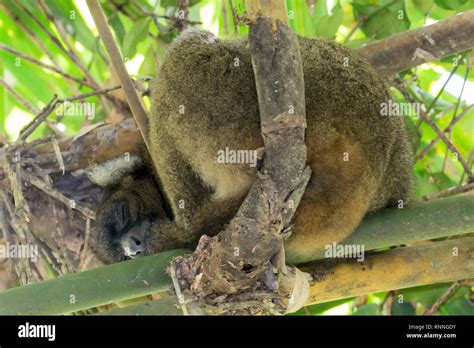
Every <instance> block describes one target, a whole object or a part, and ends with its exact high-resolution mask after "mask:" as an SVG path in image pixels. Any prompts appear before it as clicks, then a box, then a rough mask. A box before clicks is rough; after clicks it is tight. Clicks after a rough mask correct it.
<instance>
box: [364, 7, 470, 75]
mask: <svg viewBox="0 0 474 348" xmlns="http://www.w3.org/2000/svg"><path fill="white" fill-rule="evenodd" d="M473 47H474V10H471V11H468V12H464V13H459V14H457V15H455V16H452V17H450V18H447V19H444V20H442V21H439V22H437V23H434V24H431V25H428V26H425V27H422V28H419V29H415V30H410V31H407V32H404V33H400V34H396V35H393V36H390V37H387V38H385V39H382V40H380V41H377V42H374V43H370V44H367V45H365V46H362V47H360V48H359V49H358V51H359V53H361V54H362V55H363V56H364V57H366V58H367V60H368V61H369V62H370V63H372V65H373V66H374V67H375V68H376V69H377V70H378V71H379V72H380V73H381V74H383V75H391V74H394V73H397V72H400V71H404V70H408V69H411V68H413V67H415V66H417V65H420V64H423V63H426V62H430V61H433V60H438V59H441V58H444V57H447V56H450V55H452V54H454V53H456V52H462V51H466V50H468V49H471V48H473Z"/></svg>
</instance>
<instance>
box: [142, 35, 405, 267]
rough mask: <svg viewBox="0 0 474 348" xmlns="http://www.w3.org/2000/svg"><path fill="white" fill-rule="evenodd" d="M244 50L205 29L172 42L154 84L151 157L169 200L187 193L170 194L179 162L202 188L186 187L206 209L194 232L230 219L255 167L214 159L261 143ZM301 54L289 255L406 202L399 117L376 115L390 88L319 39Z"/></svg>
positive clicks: (305, 44) (303, 44) (350, 55)
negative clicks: (299, 138)
mask: <svg viewBox="0 0 474 348" xmlns="http://www.w3.org/2000/svg"><path fill="white" fill-rule="evenodd" d="M245 46H246V43H245V42H244V41H234V42H225V41H224V42H223V41H219V40H217V39H215V38H213V37H212V36H210V34H207V33H202V32H201V33H199V32H197V33H196V32H195V33H189V34H186V35H184V37H182V38H180V39H179V40H177V41H176V42H175V43H173V44H172V45H171V47H170V50H169V52H168V54H167V57H166V58H165V60H164V62H163V65H162V68H161V70H160V72H159V73H158V77H157V79H156V81H155V83H154V90H153V110H152V113H153V114H157V116H156V117H152V118H151V122H150V139H151V142H152V144H153V146H154V147H155V146H156V147H157V148H158V149H159V150H157V151H154V153H152V156H153V160H154V161H155V163H156V164H157V167H158V168H157V172H158V176H159V178H160V180H161V182H162V184H163V189H164V191H165V193H166V194H167V196H168V197H169V198H170V199H171V201H173V199H174V198H176V197H178V196H180V195H185V194H181V193H180V192H175V191H176V190H177V189H176V185H177V183H179V182H180V181H183V180H181V179H182V178H180V173H179V171H176V170H170V169H169V167H170V166H172V167H173V166H175V167H176V168H178V167H180V166H181V164H179V163H178V162H180V161H182V162H183V163H186V165H188V166H189V167H190V168H192V171H193V172H195V173H196V177H197V181H196V183H197V182H200V183H201V184H202V186H201V188H199V187H198V188H194V187H191V186H193V185H188V187H187V189H188V190H190V191H193V190H201V191H202V192H201V194H200V193H199V192H194V193H192V194H191V195H190V197H204V196H205V197H206V198H204V199H203V203H202V205H203V206H206V205H208V208H204V209H203V210H202V211H200V212H196V214H195V219H196V222H195V224H194V225H193V223H191V225H190V228H195V229H196V230H203V229H204V230H205V229H206V228H207V225H206V223H205V222H203V223H201V222H199V220H201V221H204V220H205V221H208V223H215V222H218V223H219V222H221V223H225V222H227V220H228V219H229V218H230V217H231V216H233V215H234V213H235V211H236V209H237V208H238V206H239V205H240V202H241V200H242V199H243V197H244V196H245V194H246V193H247V191H248V189H249V187H250V184H251V182H252V180H253V175H254V174H255V171H256V169H255V168H253V167H251V166H249V164H230V163H227V164H223V163H219V162H218V161H217V158H218V151H219V150H225V149H226V148H227V149H229V150H253V149H257V148H260V147H262V146H263V143H262V140H261V135H260V120H259V111H258V102H257V95H256V90H255V80H254V75H253V70H252V65H251V61H250V55H249V52H248V50H247V49H246V48H245ZM300 50H301V55H302V59H303V69H304V75H305V76H304V78H305V97H306V117H307V125H308V128H307V131H306V137H307V139H306V144H307V146H308V162H309V164H310V166H311V168H312V170H313V175H312V179H311V182H310V184H309V185H308V187H307V190H306V193H305V196H304V198H303V201H302V202H301V205H300V207H299V209H298V212H297V214H296V219H295V230H294V232H293V235H292V236H291V238H290V239H289V240H288V242H287V252H288V254H289V256H290V259H291V260H292V261H297V260H298V259H301V258H303V257H308V256H309V255H310V254H311V253H312V252H313V251H314V250H315V249H319V248H322V247H324V245H326V244H330V243H332V242H333V241H336V242H337V241H340V240H342V239H343V238H345V237H346V236H347V235H349V234H350V233H351V232H352V231H353V230H354V228H355V227H356V226H357V225H358V224H359V223H360V221H361V219H362V218H363V216H364V215H365V214H366V213H367V212H368V211H371V210H375V209H378V208H381V207H384V206H386V205H389V204H393V203H396V202H397V201H398V200H403V201H406V199H407V196H408V193H409V187H410V172H411V152H410V147H409V146H408V141H407V137H406V132H405V129H404V122H403V120H402V119H401V117H394V116H381V114H380V110H381V106H382V103H386V102H388V99H389V94H388V92H387V90H386V87H385V85H384V83H383V81H382V80H381V79H380V78H379V77H378V76H377V75H376V73H375V72H374V71H373V70H372V69H371V67H370V66H369V63H367V62H366V61H365V60H364V59H362V58H361V57H359V56H358V55H357V54H356V53H354V52H353V51H350V50H348V49H345V48H343V47H341V46H339V45H337V44H334V43H330V42H327V41H323V40H320V39H305V38H301V39H300ZM275 84H276V86H277V85H278V81H275ZM276 89H277V88H276ZM288 107H289V109H290V108H291V105H289V106H288ZM187 180H188V181H189V179H187ZM178 191H179V190H178ZM209 202H211V203H209ZM171 204H172V205H173V204H174V203H173V202H171ZM175 208H176V207H175ZM176 209H178V208H176ZM194 226H196V227H194ZM203 232H204V233H205V232H206V231H203Z"/></svg>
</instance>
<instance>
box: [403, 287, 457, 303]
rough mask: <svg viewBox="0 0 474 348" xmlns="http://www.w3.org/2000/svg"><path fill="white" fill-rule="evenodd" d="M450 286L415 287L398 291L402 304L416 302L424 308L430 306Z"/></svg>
mask: <svg viewBox="0 0 474 348" xmlns="http://www.w3.org/2000/svg"><path fill="white" fill-rule="evenodd" d="M450 285H451V284H446V283H445V284H434V285H425V286H417V287H414V288H409V289H403V290H400V292H399V294H401V295H403V301H404V302H411V301H416V302H419V303H421V304H422V305H424V306H425V307H428V306H432V305H433V303H435V301H436V300H437V299H438V298H439V297H440V296H441V295H443V294H444V292H445V291H446V290H447V289H448V288H449V286H450Z"/></svg>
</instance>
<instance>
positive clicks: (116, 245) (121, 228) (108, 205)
mask: <svg viewBox="0 0 474 348" xmlns="http://www.w3.org/2000/svg"><path fill="white" fill-rule="evenodd" d="M140 206H141V204H140V202H139V197H135V196H133V195H124V196H122V195H112V196H111V197H110V198H109V199H107V200H106V201H104V202H103V203H102V205H101V207H100V208H99V211H98V214H97V225H96V229H97V238H98V239H99V240H100V241H101V244H104V246H105V245H106V246H107V248H104V249H106V250H98V252H99V254H104V253H105V255H99V256H102V257H103V258H104V259H110V261H111V262H116V261H123V260H127V259H133V258H136V257H140V256H143V255H146V254H147V248H148V243H147V239H148V233H149V230H150V226H151V223H152V221H151V220H152V217H150V216H147V215H145V214H143V212H142V211H140V209H139V208H140Z"/></svg>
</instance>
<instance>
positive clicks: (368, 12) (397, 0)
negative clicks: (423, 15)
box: [352, 0, 410, 39]
mask: <svg viewBox="0 0 474 348" xmlns="http://www.w3.org/2000/svg"><path fill="white" fill-rule="evenodd" d="M352 8H353V10H354V17H355V19H356V20H362V21H363V24H362V26H361V30H362V32H363V33H364V34H365V35H366V36H369V37H374V38H375V39H382V38H384V37H387V36H390V35H393V34H396V33H399V32H402V31H406V30H408V29H409V28H410V20H409V18H408V14H407V11H406V7H405V1H403V0H382V1H380V3H378V4H377V5H374V4H373V3H372V1H370V0H357V1H354V2H353V3H352Z"/></svg>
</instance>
